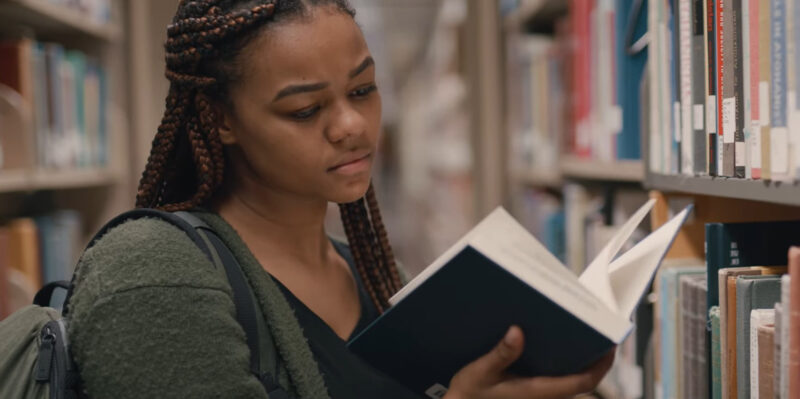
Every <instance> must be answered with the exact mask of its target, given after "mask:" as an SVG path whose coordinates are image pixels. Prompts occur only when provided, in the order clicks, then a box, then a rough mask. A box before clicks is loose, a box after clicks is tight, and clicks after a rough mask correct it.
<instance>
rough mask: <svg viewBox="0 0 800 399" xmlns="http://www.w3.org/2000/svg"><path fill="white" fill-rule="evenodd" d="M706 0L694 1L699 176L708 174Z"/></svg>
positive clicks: (694, 112)
mask: <svg viewBox="0 0 800 399" xmlns="http://www.w3.org/2000/svg"><path fill="white" fill-rule="evenodd" d="M705 1H706V0H692V47H693V52H692V79H693V82H692V83H693V89H692V90H693V91H692V98H693V99H694V103H693V105H692V108H693V109H692V128H693V130H694V161H693V163H694V169H693V172H694V173H695V174H698V175H702V174H706V173H707V163H708V161H707V160H706V153H707V151H708V150H707V147H706V144H707V143H706V126H705V102H706V100H705V98H706V92H707V90H705V91H704V90H701V88H705V85H706V79H705V76H706V75H705V65H706V63H707V62H708V59H707V58H706V41H705V37H704V36H703V35H704V33H705V25H704V22H705V15H706V14H705V13H704V12H703V7H704V4H705Z"/></svg>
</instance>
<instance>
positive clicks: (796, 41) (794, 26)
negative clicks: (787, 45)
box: [788, 1, 800, 178]
mask: <svg viewBox="0 0 800 399" xmlns="http://www.w3.org/2000/svg"><path fill="white" fill-rule="evenodd" d="M791 8H792V10H791V16H790V18H789V21H790V22H791V29H790V31H789V33H788V34H789V35H791V40H792V42H793V44H792V47H793V48H794V50H793V51H792V59H793V66H792V69H791V70H790V71H789V74H791V75H792V76H793V77H794V85H793V87H794V93H793V94H794V96H793V103H794V109H793V110H791V112H793V113H794V115H793V116H792V117H791V120H792V121H794V122H793V126H792V127H790V129H789V130H790V132H791V134H792V135H793V136H794V138H795V143H794V144H795V145H794V154H793V155H794V156H793V158H794V161H795V168H796V169H797V170H795V172H794V176H795V178H797V177H798V176H800V137H798V135H800V88H798V85H800V48H798V46H800V4H797V2H796V1H793V2H792V7H791Z"/></svg>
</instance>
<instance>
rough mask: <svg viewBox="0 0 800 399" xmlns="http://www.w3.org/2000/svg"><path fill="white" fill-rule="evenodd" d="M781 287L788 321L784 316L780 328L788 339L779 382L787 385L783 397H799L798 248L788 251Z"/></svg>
mask: <svg viewBox="0 0 800 399" xmlns="http://www.w3.org/2000/svg"><path fill="white" fill-rule="evenodd" d="M782 288H783V293H785V294H783V293H782V294H783V309H784V314H787V315H788V316H789V317H788V321H787V317H786V316H784V319H783V322H784V326H783V327H782V328H783V333H786V335H787V336H788V338H789V340H788V348H787V349H788V350H786V349H784V350H783V352H784V353H786V355H784V356H785V357H784V358H783V360H784V361H785V363H783V364H782V367H783V369H782V370H781V373H785V374H783V375H782V376H781V383H782V384H785V385H787V386H786V388H785V389H786V391H784V392H786V393H787V395H786V396H785V397H787V398H791V399H794V398H798V397H800V381H798V378H796V377H797V376H798V375H800V249H797V248H792V250H791V252H789V276H786V277H784V280H783V281H782ZM787 291H788V292H787ZM787 330H788V331H787ZM783 342H786V341H783ZM781 388H782V389H784V388H783V387H781Z"/></svg>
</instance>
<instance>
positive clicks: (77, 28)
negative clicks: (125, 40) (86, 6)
mask: <svg viewBox="0 0 800 399" xmlns="http://www.w3.org/2000/svg"><path fill="white" fill-rule="evenodd" d="M0 16H1V17H3V19H4V23H3V24H4V25H7V24H9V21H13V22H16V23H18V24H20V25H25V26H30V27H32V28H33V29H35V30H36V32H37V33H44V34H49V35H55V34H59V35H62V34H63V35H69V36H81V37H83V38H88V39H92V40H98V41H104V42H114V41H116V40H117V39H119V38H120V37H121V36H122V31H121V29H120V28H119V26H115V25H113V24H110V23H109V24H101V23H98V22H96V21H94V20H92V19H90V18H89V17H87V16H86V15H84V14H83V13H82V12H80V11H78V10H75V9H73V8H71V7H67V6H64V5H59V4H55V3H51V2H49V1H46V0H0Z"/></svg>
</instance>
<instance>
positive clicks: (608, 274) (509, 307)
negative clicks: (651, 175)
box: [348, 200, 691, 398]
mask: <svg viewBox="0 0 800 399" xmlns="http://www.w3.org/2000/svg"><path fill="white" fill-rule="evenodd" d="M654 204H655V200H651V201H649V202H647V203H646V204H645V205H644V206H642V207H641V208H640V209H639V210H638V211H636V213H634V215H633V216H632V217H631V218H630V219H629V220H628V221H627V222H626V223H625V224H624V225H623V226H621V228H620V229H619V231H618V232H617V234H615V235H614V236H613V237H612V239H611V240H610V241H609V242H608V244H607V245H606V246H605V247H604V248H603V249H602V250H601V251H600V253H599V254H598V255H597V257H596V258H595V259H594V260H593V261H592V262H591V263H590V264H589V265H588V266H587V267H586V269H585V271H584V272H583V274H581V276H580V277H578V276H575V275H574V274H573V273H572V272H571V271H570V270H569V269H568V268H567V267H566V266H564V265H563V264H561V262H560V261H559V260H558V259H557V258H556V257H555V256H553V255H552V254H551V253H550V252H548V251H547V249H546V248H545V247H544V246H543V245H542V244H541V243H539V242H538V241H537V240H536V239H535V238H534V237H533V236H532V235H531V234H530V233H528V232H527V230H525V228H524V227H522V226H521V225H520V224H519V223H517V222H516V221H515V220H514V218H513V217H511V215H509V214H508V213H507V212H506V211H505V210H503V209H502V208H498V209H497V210H495V211H494V212H492V213H491V214H490V215H489V216H487V217H486V218H485V219H484V220H483V221H481V222H480V223H479V224H478V225H477V226H476V227H475V228H474V229H473V230H472V231H470V232H469V233H467V234H466V235H465V236H464V237H463V238H462V239H461V240H459V242H457V243H456V244H455V245H453V246H452V247H451V248H450V249H449V250H447V251H446V252H445V253H444V254H442V255H441V256H440V257H439V258H438V259H437V260H436V261H434V262H433V263H432V264H431V265H430V266H428V267H427V268H426V269H425V270H424V271H423V272H422V273H420V274H419V275H418V276H417V277H416V278H414V279H413V280H412V281H411V282H409V283H408V284H407V285H406V286H405V287H404V288H403V289H402V290H400V291H399V292H398V293H397V294H396V295H395V296H394V297H392V299H391V303H392V305H393V306H392V307H391V308H390V309H389V310H388V311H386V312H385V313H384V314H383V315H382V316H381V317H380V318H378V319H377V320H375V322H373V323H372V324H371V325H370V326H369V327H367V328H366V329H365V330H364V331H362V332H361V333H360V334H358V335H357V336H356V337H354V338H353V340H351V341H350V342H349V343H348V345H349V347H350V349H351V350H352V351H353V352H355V353H357V354H358V355H360V356H361V357H362V359H364V360H365V361H367V362H368V363H370V364H371V365H372V366H374V367H375V368H377V369H379V370H381V371H383V372H384V373H386V374H388V375H390V376H392V377H394V378H395V379H397V380H398V381H399V382H401V383H403V384H405V385H406V386H408V387H409V388H410V389H412V390H414V391H416V392H418V393H419V394H420V395H423V397H425V395H427V397H433V398H437V397H440V396H442V395H443V393H444V391H445V390H446V387H447V384H448V383H449V381H450V379H451V378H452V376H453V375H454V374H455V373H456V372H457V371H458V370H459V369H461V368H462V367H463V366H465V365H466V364H468V363H469V362H471V361H473V360H475V359H477V358H478V357H480V356H482V355H483V354H485V353H486V352H488V351H489V350H490V349H491V348H493V347H494V346H495V345H496V344H497V343H498V342H499V341H500V339H501V338H502V337H503V335H504V334H505V332H506V331H507V330H508V328H509V327H510V326H511V325H518V326H520V327H521V328H522V330H523V332H524V334H525V351H524V353H523V355H522V357H521V358H520V359H519V360H518V361H517V362H516V363H515V364H514V365H513V366H512V368H511V370H510V371H511V372H513V373H517V374H520V375H564V374H570V373H575V372H578V371H581V370H582V369H584V368H586V367H587V366H589V365H591V364H592V363H593V362H595V361H596V360H598V359H599V358H600V357H602V356H603V355H604V354H605V353H607V352H608V351H609V350H610V349H611V348H613V347H614V346H615V345H617V344H619V343H621V342H622V341H623V340H624V339H625V337H626V336H627V335H628V334H629V333H630V331H631V330H632V327H633V323H632V322H631V315H632V313H633V311H634V310H635V308H636V306H637V304H638V303H639V300H640V299H641V297H642V295H643V294H644V293H645V290H646V289H647V287H648V285H649V283H650V281H651V280H652V278H653V276H654V274H655V272H656V270H657V269H658V266H659V265H660V263H661V261H662V259H663V258H664V255H665V254H666V252H667V250H668V249H669V247H670V246H671V245H672V241H673V239H674V238H675V235H676V234H677V232H678V231H679V230H680V227H681V225H682V224H683V223H684V222H685V220H686V218H687V216H688V214H689V212H690V211H691V206H690V207H687V208H686V209H684V210H683V211H681V212H680V213H679V214H677V215H676V216H675V217H673V218H672V219H671V220H670V221H669V222H667V223H666V224H664V225H663V226H661V227H660V228H659V229H658V230H656V231H654V232H652V233H651V234H650V235H648V236H647V237H645V238H644V239H643V240H641V241H640V242H638V243H637V244H636V245H635V246H634V247H633V248H631V249H630V250H628V251H626V252H625V253H623V254H621V255H619V256H617V255H618V253H619V251H620V249H621V248H622V247H623V246H624V244H625V242H626V241H627V240H628V238H629V237H630V236H631V234H632V233H633V232H634V230H635V229H636V227H637V226H638V225H639V224H640V223H641V222H642V220H643V219H644V218H645V217H646V216H647V214H648V213H649V212H650V210H651V209H652V208H653V205H654Z"/></svg>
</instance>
